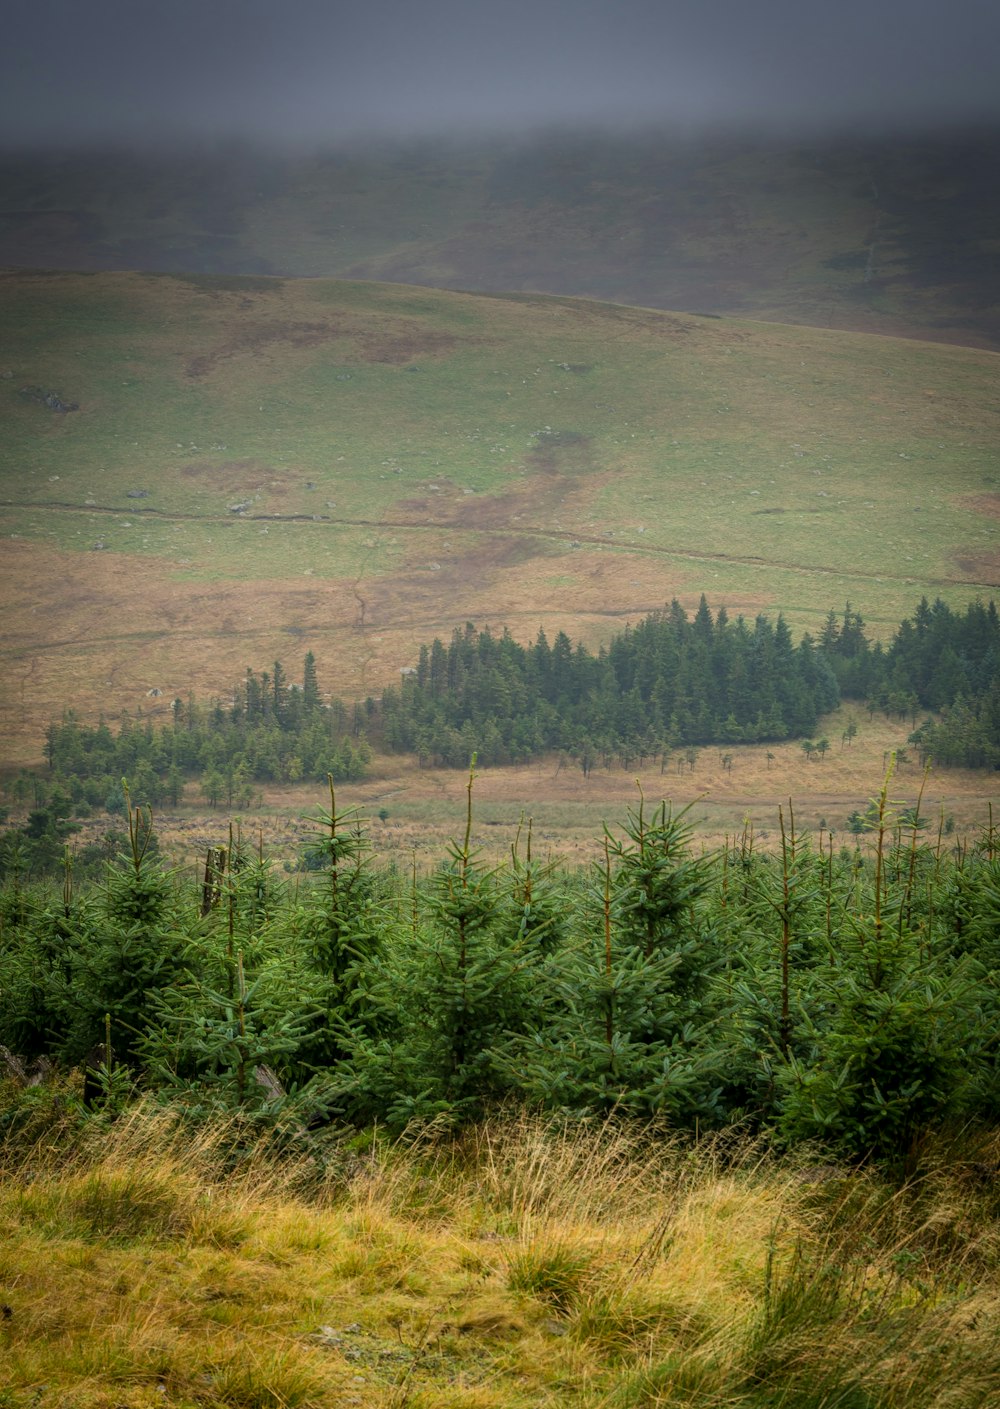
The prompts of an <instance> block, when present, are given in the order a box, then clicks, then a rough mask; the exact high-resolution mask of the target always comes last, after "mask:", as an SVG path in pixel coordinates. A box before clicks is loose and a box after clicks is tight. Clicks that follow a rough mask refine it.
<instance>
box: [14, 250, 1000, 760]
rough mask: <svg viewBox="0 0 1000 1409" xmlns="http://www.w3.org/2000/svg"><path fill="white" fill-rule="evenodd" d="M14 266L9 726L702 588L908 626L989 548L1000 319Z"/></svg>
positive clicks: (643, 608)
mask: <svg viewBox="0 0 1000 1409" xmlns="http://www.w3.org/2000/svg"><path fill="white" fill-rule="evenodd" d="M2 297H3V304H4V308H5V331H4V337H3V342H2V344H0V418H2V424H3V438H4V447H5V453H4V470H3V478H2V492H0V499H2V505H0V518H2V532H3V535H4V540H5V543H6V553H5V557H6V562H7V568H8V571H7V574H6V581H7V586H6V590H5V594H4V596H5V600H4V609H5V644H4V669H3V690H4V714H3V717H2V723H3V724H4V726H5V727H6V730H7V734H8V737H9V738H13V739H14V740H15V743H14V744H13V745H12V747H14V748H15V751H16V750H17V748H18V747H20V746H19V745H17V744H16V740H17V739H24V740H26V739H28V738H33V739H36V740H37V737H38V729H39V727H40V725H41V724H43V723H44V721H45V720H46V719H47V718H48V717H49V716H50V715H51V713H52V712H53V711H55V710H58V709H61V708H62V706H63V705H64V704H66V703H70V704H74V705H75V706H76V707H77V708H78V709H80V710H81V711H82V712H84V713H93V712H94V711H96V710H97V709H99V708H104V709H105V710H107V711H109V712H112V713H113V712H114V711H115V710H117V709H120V708H123V707H127V708H134V707H135V706H136V704H137V703H146V702H147V691H149V690H154V689H155V690H160V691H162V692H163V695H162V698H163V699H164V700H169V699H171V698H173V697H174V696H175V695H177V694H185V693H186V692H187V691H188V690H189V689H195V690H196V691H197V692H198V693H207V692H225V690H226V689H227V688H228V686H229V685H231V683H232V682H233V680H235V679H236V678H238V677H239V676H241V675H242V673H243V671H244V669H245V667H246V665H247V664H254V665H261V664H266V663H268V662H269V661H271V660H273V659H274V658H275V656H280V658H281V659H283V660H284V661H286V662H289V663H291V662H296V661H297V660H298V659H299V658H300V657H301V655H302V654H304V652H305V651H306V650H307V649H309V648H311V649H313V650H314V651H315V653H316V655H317V658H318V659H319V660H320V662H321V663H322V664H323V665H324V667H325V669H324V680H325V682H326V683H327V685H328V687H332V688H335V689H337V690H339V691H341V692H342V693H344V694H345V695H347V696H351V695H353V694H354V693H355V692H356V691H362V692H363V691H365V690H369V689H376V688H378V687H380V686H381V685H383V684H384V683H386V682H387V681H389V680H391V679H393V678H394V677H395V676H396V674H397V672H398V670H399V669H400V668H401V667H403V666H405V665H407V664H408V663H409V662H410V661H411V660H412V658H413V655H414V652H415V649H416V646H417V644H418V643H419V642H420V641H421V640H424V639H427V638H428V637H429V636H430V635H432V634H434V633H440V632H449V631H450V630H451V629H452V627H453V626H454V625H456V624H460V623H462V622H464V621H465V620H466V619H473V620H475V621H477V623H479V624H480V625H484V624H486V623H490V624H492V625H495V626H501V625H503V624H507V625H509V626H510V628H511V630H512V631H514V633H515V634H517V635H518V636H521V637H524V638H530V637H533V636H534V634H535V632H536V631H537V630H538V628H539V626H541V625H543V624H544V625H545V627H546V630H548V631H550V632H551V631H554V630H557V629H560V628H564V629H566V630H568V631H570V632H571V634H573V635H582V636H583V637H585V638H586V639H587V640H588V641H590V642H591V643H596V642H598V641H600V640H601V639H606V638H607V636H608V635H609V634H610V632H611V631H612V630H613V629H617V628H618V627H619V626H620V625H621V624H622V623H623V622H624V621H625V620H627V619H629V618H632V619H635V618H637V617H638V616H640V615H642V614H643V613H645V612H647V611H649V610H651V609H653V608H656V607H658V606H660V605H662V604H663V603H664V602H665V601H667V600H669V598H671V597H672V596H674V595H676V596H678V597H679V598H680V599H681V600H682V601H683V602H685V604H687V605H691V606H693V605H694V604H695V603H696V602H697V598H698V595H699V594H700V593H701V592H702V591H705V592H706V593H707V594H708V596H709V599H710V601H711V602H712V603H713V605H721V604H723V603H724V604H725V605H726V606H727V607H728V608H729V610H730V611H731V612H735V611H744V612H747V613H755V612H757V611H761V610H763V611H768V612H770V613H772V614H773V613H776V612H777V611H779V610H781V611H784V612H785V613H786V614H787V615H788V617H789V619H790V621H791V623H792V625H793V627H794V628H795V629H796V630H797V631H799V630H802V629H805V628H806V627H808V628H810V629H816V628H817V627H818V626H819V624H821V622H822V618H823V615H824V614H825V612H826V610H827V608H828V607H829V606H831V605H837V604H842V603H843V602H844V601H845V600H846V599H850V600H851V601H852V602H853V603H854V604H855V606H857V607H859V608H860V609H861V610H862V612H863V613H864V615H865V616H866V618H867V619H868V620H869V622H870V623H871V624H872V625H873V626H874V627H875V628H876V630H885V631H887V630H888V629H890V628H891V626H892V625H893V624H894V623H895V622H897V621H898V620H899V619H900V617H901V616H902V615H905V614H906V613H908V612H909V611H910V610H912V607H913V606H914V605H915V603H916V601H917V599H918V598H919V596H920V595H921V593H924V592H926V593H928V594H929V595H931V596H933V595H941V596H943V597H945V599H946V600H948V601H950V602H952V603H954V604H956V605H962V604H964V603H965V602H966V601H968V600H969V599H970V598H972V597H975V596H976V595H986V594H988V592H989V590H990V589H991V588H992V586H993V585H994V584H995V583H997V582H998V580H1000V574H998V570H997V569H998V565H1000V554H998V551H997V539H996V531H995V521H996V515H997V513H998V511H1000V471H998V470H997V467H996V461H995V445H996V434H997V416H998V411H1000V398H998V394H997V380H996V367H997V362H996V357H995V355H994V354H992V353H989V352H984V351H976V350H970V349H962V348H958V347H949V346H943V345H937V344H928V343H920V342H914V341H903V340H892V339H887V338H878V337H870V336H864V335H858V334H842V333H831V332H821V331H816V330H811V329H806V328H802V327H791V326H780V325H774V324H765V323H756V324H755V323H749V322H743V323H736V322H727V321H724V320H720V319H716V318H699V317H694V316H690V315H677V314H668V313H661V312H655V311H650V310H645V309H633V308H626V307H623V306H619V305H611V304H601V303H596V302H586V301H583V302H579V301H572V300H568V299H559V298H543V297H536V296H524V295H522V296H514V297H504V298H500V297H483V296H473V295H468V294H458V293H443V292H434V291H429V290H426V289H417V288H408V287H402V286H391V285H378V284H365V283H353V284H347V283H334V282H326V281H312V280H303V281H280V280H269V279H261V278H243V279H229V280H227V279H216V278H209V277H202V278H198V277H188V278H172V277H154V276H148V275H147V276H142V275H110V274H104V275H91V276H80V275H69V274H48V275H41V274H32V273H27V272H22V273H9V274H7V275H6V276H3V279H2ZM26 388H28V389H31V388H35V389H36V390H35V391H31V390H27V391H26V390H25V389H26ZM50 391H51V392H55V393H57V394H58V396H59V397H60V398H61V399H62V401H63V402H66V403H79V407H78V409H76V410H73V411H68V412H60V411H57V410H56V411H54V410H52V409H50V408H49V407H48V406H46V405H45V404H44V402H43V401H42V400H41V399H40V395H39V394H40V393H44V392H50Z"/></svg>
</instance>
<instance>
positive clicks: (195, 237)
mask: <svg viewBox="0 0 1000 1409" xmlns="http://www.w3.org/2000/svg"><path fill="white" fill-rule="evenodd" d="M998 164H1000V140H998V134H997V133H996V132H991V131H981V132H979V131H977V132H947V133H943V134H942V133H938V134H930V135H928V134H920V135H918V136H915V137H909V138H903V137H875V136H872V137H871V138H867V139H865V138H860V137H859V138H855V139H852V140H827V141H822V140H819V139H812V140H810V141H806V142H792V141H784V142H778V141H771V142H767V141H764V140H760V139H757V140H751V139H749V138H748V139H744V140H736V139H733V138H729V139H722V138H719V137H715V138H708V137H702V138H698V139H695V138H683V137H681V136H679V135H677V134H670V133H664V132H655V131H654V132H644V133H630V134H621V135H608V134H603V135H598V134H588V135H576V136H571V135H568V134H561V135H560V134H548V135H546V136H537V135H536V136H533V137H526V138H524V139H521V140H513V139H508V140H506V141H503V142H501V141H493V142H485V141H480V142H477V143H458V142H456V143H452V144H447V143H441V142H437V143H435V142H431V141H429V140H427V141H423V142H413V143H410V144H388V143H387V144H385V145H382V146H368V147H355V148H344V149H336V150H334V149H331V150H328V151H325V152H315V153H312V154H303V153H298V154H289V153H280V152H276V151H270V152H262V151H260V150H255V149H253V148H251V147H247V146H235V145H234V146H229V147H224V148H217V149H202V150H196V151H183V152H175V153H167V152H159V153H157V152H143V153H141V154H139V153H130V152H128V151H125V150H118V151H111V152H88V151H80V152H77V153H75V154H71V155H67V154H66V153H57V154H52V155H48V154H45V153H37V152H36V153H31V154H28V155H24V154H17V153H8V154H3V155H0V193H2V194H0V264H20V265H35V266H39V265H41V266H45V267H59V268H71V269H98V270H101V269H104V270H108V269H159V270H187V271H200V272H203V273H214V274H233V273H239V274H277V275H299V276H301V275H307V276H323V277H339V278H345V277H346V278H353V279H382V280H393V281H396V282H403V283H409V284H426V285H431V286H435V287H446V288H459V289H480V290H492V291H507V290H511V289H515V290H523V291H543V292H547V293H555V294H570V295H583V296H587V297H592V298H602V299H612V300H615V301H618V302H621V303H628V304H635V305H645V306H650V307H657V308H670V309H687V310H692V311H696V312H698V311H707V312H716V313H723V314H729V315H737V316H742V317H759V318H768V319H775V320H777V321H780V322H788V323H806V324H811V325H814V326H821V327H840V328H854V329H859V330H862V331H869V332H880V333H887V334H901V335H908V336H916V337H921V338H929V339H935V338H943V339H945V340H949V341H953V342H960V343H979V344H980V345H987V346H993V347H997V346H1000V264H998V261H997V247H996V230H997V221H998V217H1000V183H998V181H997V172H998Z"/></svg>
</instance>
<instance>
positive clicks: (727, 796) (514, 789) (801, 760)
mask: <svg viewBox="0 0 1000 1409" xmlns="http://www.w3.org/2000/svg"><path fill="white" fill-rule="evenodd" d="M852 717H853V718H854V719H855V721H856V723H857V725H858V733H857V736H856V737H855V739H854V741H853V743H852V744H850V745H842V743H841V736H842V734H843V732H844V729H845V728H846V724H847V721H848V719H850V718H852ZM909 729H910V726H909V723H908V722H902V723H901V722H896V721H891V720H886V719H884V718H882V717H881V716H876V717H875V718H873V719H869V718H868V716H867V714H866V713H865V711H863V710H857V709H853V708H849V707H845V708H843V709H841V710H839V711H837V712H836V713H835V714H833V715H829V716H827V717H826V718H825V719H824V720H822V721H821V725H820V728H819V729H818V730H817V734H816V737H817V738H820V737H822V736H823V735H826V736H827V737H828V738H829V739H830V750H829V752H828V753H827V755H826V757H825V758H823V759H820V758H818V757H817V758H816V759H815V761H810V760H808V759H807V758H806V756H805V754H804V753H803V751H802V748H801V745H800V744H799V743H785V744H771V745H747V746H732V747H726V748H720V747H711V748H703V749H701V750H700V751H699V753H698V757H697V761H696V763H695V765H694V768H693V769H691V768H689V766H688V764H687V763H686V762H684V763H683V771H682V772H678V771H677V769H678V764H677V763H676V762H671V763H670V764H669V765H668V768H667V770H666V771H665V772H661V771H660V765H659V764H658V763H657V764H655V765H649V764H648V763H647V765H646V766H644V767H637V768H633V769H623V768H621V767H617V766H616V767H614V768H613V769H611V770H604V769H601V768H598V769H596V770H595V771H594V772H593V773H591V775H590V777H589V778H585V777H584V776H583V774H582V772H581V771H580V769H579V767H578V766H576V765H574V764H572V763H563V764H560V761H559V759H558V758H555V757H547V758H544V759H539V760H537V761H535V762H533V763H530V764H525V765H523V766H519V767H512V768H487V769H482V770H480V771H479V772H478V773H477V776H476V783H475V790H474V818H473V839H474V844H475V845H476V846H477V847H478V848H480V849H481V851H482V852H483V854H484V856H485V857H486V858H487V859H495V860H496V861H503V860H505V859H509V856H510V848H511V845H512V844H513V842H514V841H515V838H516V836H517V832H518V827H519V825H520V824H521V822H522V819H525V820H526V819H527V818H532V819H533V836H534V843H535V847H536V854H539V855H542V856H545V855H551V856H553V857H558V858H560V859H562V860H563V861H565V862H567V863H571V864H577V863H581V862H587V861H591V860H596V859H599V856H600V854H601V838H602V835H603V831H602V828H603V825H604V823H605V822H606V823H607V825H608V826H609V827H610V828H611V829H612V830H614V828H615V826H616V825H617V823H618V822H619V821H620V820H621V819H622V818H623V817H624V815H625V812H626V809H628V808H629V807H632V806H635V805H636V803H637V801H638V790H637V788H636V781H637V780H638V781H639V782H640V783H641V786H642V789H643V793H644V794H645V797H646V798H647V799H648V800H656V801H658V800H659V799H661V798H666V799H668V800H669V801H670V802H671V804H672V805H673V807H674V808H675V810H676V809H677V808H681V807H686V806H690V809H691V810H690V814H689V820H690V821H692V822H693V824H694V844H695V846H696V847H698V848H704V849H706V850H711V849H713V848H715V847H718V846H722V845H723V844H725V842H726V840H727V839H728V840H729V841H730V842H732V841H733V840H734V839H736V838H738V837H740V836H741V835H742V834H743V832H744V829H750V830H751V831H752V835H753V844H754V846H755V847H758V848H763V849H765V850H769V849H772V848H774V847H776V846H778V845H780V830H779V821H778V809H779V808H781V809H782V810H783V812H784V816H785V820H786V824H787V823H788V822H789V818H790V816H791V818H792V819H793V820H794V823H795V826H796V827H797V829H798V830H799V831H808V832H810V833H812V834H813V836H818V833H819V830H820V828H821V827H822V828H823V830H824V836H825V837H827V838H828V833H829V831H830V829H832V830H833V832H834V839H835V844H836V845H838V846H839V845H841V844H849V845H851V846H853V845H854V843H855V838H854V837H853V836H852V835H851V834H850V833H849V832H847V830H846V822H847V818H848V816H849V814H850V813H851V812H853V811H855V809H860V810H861V811H864V808H865V806H866V804H867V802H868V799H869V798H871V797H872V796H873V795H874V794H875V793H877V791H878V788H879V786H880V784H881V780H882V777H883V776H884V773H885V768H886V765H887V762H888V758H889V755H890V754H891V752H892V751H893V750H895V749H898V748H900V747H901V746H903V745H904V744H905V739H906V735H907V733H908V732H909ZM769 753H770V754H771V758H770V759H768V754H769ZM727 754H728V755H731V757H732V767H731V768H727V767H726V766H725V765H724V763H723V759H724V758H725V757H726V755H727ZM995 776H996V775H994V774H990V773H986V772H983V771H977V770H974V769H933V768H932V770H931V772H930V774H929V775H928V777H927V779H926V781H924V779H923V773H922V770H921V769H920V767H919V764H918V763H917V762H916V760H915V758H914V759H912V760H911V761H909V762H906V763H903V764H900V765H898V766H897V769H896V772H895V774H894V777H893V781H892V788H891V797H892V799H894V800H899V801H900V802H904V803H907V804H913V803H915V802H916V799H917V796H918V794H919V792H920V788H921V786H922V785H923V789H924V794H923V802H922V812H923V815H924V816H925V817H926V818H927V820H928V827H927V832H926V836H927V838H928V840H932V841H936V839H937V835H938V832H939V829H940V826H941V823H942V819H948V818H951V819H952V820H953V823H954V826H953V829H952V830H951V831H950V832H948V833H947V834H946V835H944V836H942V838H941V843H942V845H943V846H944V847H945V848H948V847H951V846H954V845H955V844H956V843H962V844H965V843H967V842H969V841H973V840H975V839H976V838H977V837H978V836H979V833H980V829H981V828H982V827H984V826H985V825H986V823H987V820H988V809H989V806H990V804H991V803H995V804H996V808H995V811H996V810H997V809H1000V792H998V789H997V786H996V784H995V782H994V779H995ZM467 784H468V773H467V771H466V770H459V769H421V768H420V767H418V765H417V764H416V762H415V761H414V760H413V759H411V758H409V757H406V756H404V757H392V756H384V755H381V756H378V757H376V758H375V760H374V761H373V764H372V767H371V769H370V773H369V776H368V778H366V779H365V780H364V781H363V782H359V783H339V784H338V785H337V797H338V802H339V804H340V805H342V806H343V807H345V808H356V809H357V810H358V812H359V814H360V816H361V817H362V818H364V819H365V823H366V826H367V829H368V834H369V837H370V839H371V842H372V845H373V847H374V850H375V853H376V855H377V856H378V857H379V858H380V859H381V860H383V861H388V860H393V861H395V862H396V864H397V865H400V866H403V867H408V866H409V865H410V864H411V860H412V858H413V857H414V856H416V858H417V864H418V867H420V868H421V869H423V868H425V867H427V866H433V865H435V864H436V863H437V861H438V860H439V859H440V857H441V856H442V855H443V852H444V847H445V845H446V843H447V841H448V840H449V839H450V838H451V837H453V836H454V835H455V834H456V830H457V829H458V828H459V827H460V826H461V824H462V821H463V819H464V809H465V803H466V795H465V789H466V786H467ZM323 794H324V790H323V789H322V788H321V787H320V786H319V785H308V786H305V785H301V786H296V787H291V786H281V787H277V786H276V787H267V788H265V789H264V790H263V794H262V798H261V802H260V805H259V806H255V807H254V808H251V809H249V810H248V811H246V812H245V813H243V814H242V816H241V818H240V819H239V820H240V823H241V825H242V826H243V827H244V828H245V829H246V830H247V831H248V832H249V833H251V834H252V835H253V836H254V837H255V838H256V837H257V835H258V832H259V833H260V836H261V837H262V839H263V844H264V849H265V852H266V853H267V854H268V855H270V856H271V858H272V859H273V860H275V861H279V862H283V861H285V860H289V861H291V860H293V859H294V858H295V857H296V856H297V855H298V854H299V852H300V851H301V848H302V847H303V845H304V844H305V842H306V840H307V837H308V834H309V831H310V823H309V821H308V820H307V819H308V817H309V815H310V814H314V813H315V812H316V810H317V809H318V807H319V806H321V805H322V802H323ZM789 803H791V808H790V807H789ZM383 810H384V811H385V812H386V813H387V814H388V816H387V817H386V818H385V819H384V820H383V819H380V818H379V815H378V814H379V812H380V811H383ZM228 822H229V818H228V815H227V813H226V812H225V810H224V809H221V808H220V809H218V810H216V811H215V812H212V811H211V810H206V809H205V808H204V805H203V804H202V803H200V802H199V800H198V796H197V792H196V789H195V787H194V785H189V788H188V800H187V802H186V804H185V806H183V807H181V808H179V809H177V810H176V811H173V812H170V813H163V814H161V815H159V816H158V817H157V819H156V828H157V834H158V836H159V838H160V841H161V844H162V845H163V846H164V849H165V850H166V851H167V853H168V854H169V855H170V856H171V858H172V859H173V860H175V861H177V862H178V863H182V864H190V865H191V866H192V867H194V868H197V866H198V865H199V863H202V864H203V863H204V857H205V849H206V848H207V847H208V846H213V845H218V844H219V842H220V840H222V839H223V834H224V832H225V831H226V829H227V827H228ZM107 826H108V820H107V819H106V818H104V819H100V818H94V819H90V820H88V821H86V822H85V823H84V824H83V830H82V832H81V836H80V840H85V839H87V838H89V837H90V836H92V835H94V836H99V835H101V834H102V833H103V832H104V831H106V830H107ZM860 840H861V844H862V845H863V846H864V845H866V844H867V841H866V839H865V838H864V837H862V838H861V839H860ZM192 874H193V872H192Z"/></svg>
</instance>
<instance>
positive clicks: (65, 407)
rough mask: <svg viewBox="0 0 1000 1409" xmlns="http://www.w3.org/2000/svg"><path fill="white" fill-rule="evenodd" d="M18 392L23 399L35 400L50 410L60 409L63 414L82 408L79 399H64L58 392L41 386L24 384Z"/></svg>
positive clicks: (34, 401)
mask: <svg viewBox="0 0 1000 1409" xmlns="http://www.w3.org/2000/svg"><path fill="white" fill-rule="evenodd" d="M17 394H18V396H19V397H20V398H21V400H22V401H30V402H33V403H34V404H35V405H36V406H47V407H48V408H49V410H50V411H58V412H60V413H61V414H65V413H66V412H67V411H79V409H80V403H79V402H78V401H63V399H62V397H61V396H60V395H59V393H58V392H55V391H45V390H44V389H43V388H42V387H40V386H23V387H21V389H20V391H19V392H18V393H17Z"/></svg>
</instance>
